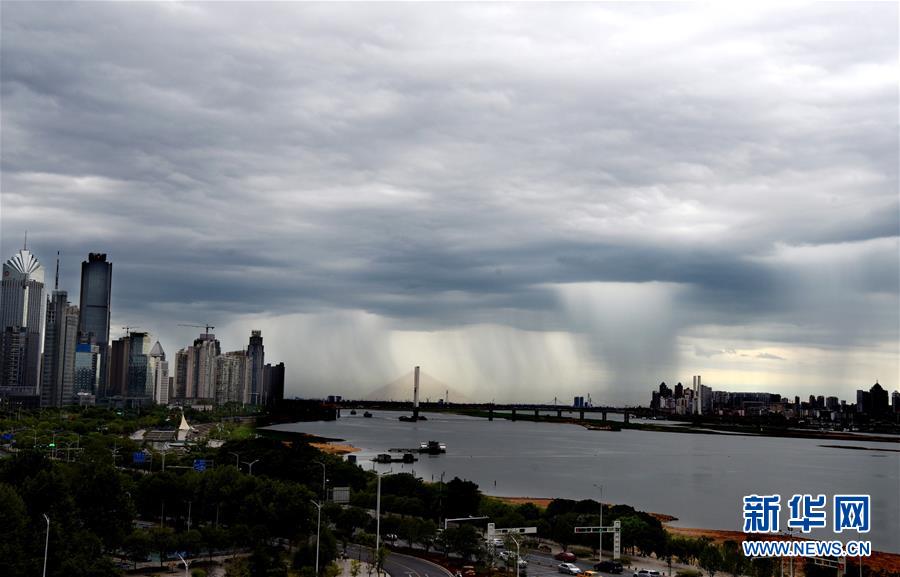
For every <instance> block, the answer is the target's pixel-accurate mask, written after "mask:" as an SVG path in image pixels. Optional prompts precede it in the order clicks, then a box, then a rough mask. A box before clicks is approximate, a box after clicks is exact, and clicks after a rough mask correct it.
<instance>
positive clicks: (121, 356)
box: [98, 335, 131, 397]
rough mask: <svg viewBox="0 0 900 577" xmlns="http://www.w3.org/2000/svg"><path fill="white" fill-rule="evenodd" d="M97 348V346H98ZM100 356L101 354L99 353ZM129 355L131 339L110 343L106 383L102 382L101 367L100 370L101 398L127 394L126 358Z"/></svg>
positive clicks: (126, 338)
mask: <svg viewBox="0 0 900 577" xmlns="http://www.w3.org/2000/svg"><path fill="white" fill-rule="evenodd" d="M98 346H99V345H98ZM101 354H102V353H101ZM130 354H131V337H130V336H127V335H126V336H124V337H122V338H119V339H116V340H114V341H113V342H112V346H111V347H110V351H109V361H108V365H107V366H108V367H109V370H108V371H107V373H106V376H107V381H106V383H105V385H104V382H103V365H102V364H101V369H100V388H101V389H103V390H102V392H101V394H100V395H98V396H101V397H122V396H125V395H126V394H127V392H128V389H127V387H128V357H129V355H130Z"/></svg>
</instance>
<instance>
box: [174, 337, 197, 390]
mask: <svg viewBox="0 0 900 577" xmlns="http://www.w3.org/2000/svg"><path fill="white" fill-rule="evenodd" d="M191 351H192V348H191V347H185V348H183V349H181V350H180V351H177V352H176V353H175V368H174V374H173V375H172V377H173V379H174V383H173V386H172V394H173V395H174V396H175V398H176V399H178V400H179V401H184V399H187V398H190V397H193V391H191V394H188V388H187V386H188V374H189V372H188V364H189V362H190V358H191Z"/></svg>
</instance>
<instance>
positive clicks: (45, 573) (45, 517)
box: [43, 513, 50, 577]
mask: <svg viewBox="0 0 900 577" xmlns="http://www.w3.org/2000/svg"><path fill="white" fill-rule="evenodd" d="M44 520H45V521H47V537H46V538H45V539H44V573H43V576H44V577H47V551H48V550H49V549H50V517H48V516H47V514H46V513H44Z"/></svg>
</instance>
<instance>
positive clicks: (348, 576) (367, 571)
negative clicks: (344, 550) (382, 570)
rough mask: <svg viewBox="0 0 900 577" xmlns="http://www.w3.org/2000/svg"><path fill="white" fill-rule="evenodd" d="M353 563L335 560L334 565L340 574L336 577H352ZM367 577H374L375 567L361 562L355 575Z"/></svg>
mask: <svg viewBox="0 0 900 577" xmlns="http://www.w3.org/2000/svg"><path fill="white" fill-rule="evenodd" d="M353 561H355V559H337V560H335V563H336V564H337V566H338V567H339V568H340V570H341V571H340V573H338V574H337V577H354V576H353ZM369 575H373V576H374V575H375V567H374V566H373V565H370V564H369V563H366V562H365V561H362V562H360V563H359V570H358V573H357V574H356V577H368V576H369Z"/></svg>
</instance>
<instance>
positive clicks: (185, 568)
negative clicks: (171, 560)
mask: <svg viewBox="0 0 900 577" xmlns="http://www.w3.org/2000/svg"><path fill="white" fill-rule="evenodd" d="M176 555H178V558H179V559H181V562H182V563H184V577H191V576H190V574H189V573H188V568H189V567H190V566H191V562H190V561H188V560H187V559H185V558H184V557H182V556H181V553H176Z"/></svg>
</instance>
